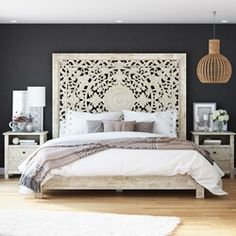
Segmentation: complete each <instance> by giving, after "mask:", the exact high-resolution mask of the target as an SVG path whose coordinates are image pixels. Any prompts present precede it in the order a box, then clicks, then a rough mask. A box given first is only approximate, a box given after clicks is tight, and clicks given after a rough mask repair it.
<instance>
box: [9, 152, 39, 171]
mask: <svg viewBox="0 0 236 236" xmlns="http://www.w3.org/2000/svg"><path fill="white" fill-rule="evenodd" d="M37 148H38V147H19V148H18V147H9V148H8V170H9V171H11V172H13V171H14V172H15V173H18V172H19V171H18V166H19V165H20V164H21V163H22V162H23V161H24V160H25V159H26V158H27V157H28V156H29V155H30V154H31V153H32V152H33V151H35V150H36V149H37Z"/></svg>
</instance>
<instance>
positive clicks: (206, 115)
mask: <svg viewBox="0 0 236 236" xmlns="http://www.w3.org/2000/svg"><path fill="white" fill-rule="evenodd" d="M215 110H216V103H215V102H194V103H193V130H195V131H212V130H213V121H212V120H211V114H212V113H213V112H214V111H215Z"/></svg>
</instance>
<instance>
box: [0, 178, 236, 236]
mask: <svg viewBox="0 0 236 236" xmlns="http://www.w3.org/2000/svg"><path fill="white" fill-rule="evenodd" d="M17 185H18V184H17V180H16V179H11V180H8V181H5V180H3V179H0V208H15V209H16V208H17V209H37V210H63V211H64V210H65V211H80V212H85V211H87V212H105V213H122V214H144V215H158V216H178V217H180V218H181V220H182V223H181V225H180V226H179V227H178V228H177V230H176V231H175V233H174V235H181V236H184V235H188V236H191V235H197V236H201V235H208V236H213V235H214V236H215V235H216V236H218V235H220V236H231V235H236V179H235V180H230V179H224V189H225V190H226V191H227V192H228V193H229V195H228V196H224V197H216V196H213V195H211V194H210V193H207V194H206V198H205V199H195V195H194V192H192V191H124V192H123V193H116V192H115V191H73V192H72V191H61V192H51V193H50V194H48V195H47V196H46V197H47V198H46V199H35V198H33V197H29V196H28V197H25V196H21V195H19V194H18V193H17V190H18V186H17ZM0 224H1V223H0Z"/></svg>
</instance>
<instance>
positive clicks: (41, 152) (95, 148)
mask: <svg viewBox="0 0 236 236" xmlns="http://www.w3.org/2000/svg"><path fill="white" fill-rule="evenodd" d="M111 148H118V149H158V150H196V151H198V152H199V153H200V154H201V155H202V156H204V157H205V158H206V159H207V160H208V161H209V162H210V163H211V164H213V160H212V159H211V158H210V156H209V153H208V152H207V151H205V150H203V149H201V148H200V147H199V146H198V145H196V144H195V143H193V142H191V141H186V140H182V139H176V138H157V137H150V138H123V139H113V140H103V141H101V140H100V141H94V142H92V141H90V142H81V141H80V142H79V141H78V143H74V142H73V143H65V144H60V143H58V144H53V145H50V144H49V145H48V144H47V143H46V144H45V145H43V146H41V147H40V148H39V149H38V150H37V151H36V152H34V153H33V154H32V155H31V156H30V157H29V158H28V161H27V165H26V168H25V170H24V171H23V173H22V176H21V178H20V185H23V186H26V187H28V188H30V189H32V190H33V191H34V192H37V193H39V192H40V186H41V183H42V181H43V180H44V178H45V177H46V175H47V174H48V173H49V171H50V170H52V169H55V168H59V167H62V166H65V165H67V164H69V163H71V162H74V161H77V160H79V159H82V158H84V157H87V156H89V155H92V154H95V153H97V152H101V151H103V150H106V149H111Z"/></svg>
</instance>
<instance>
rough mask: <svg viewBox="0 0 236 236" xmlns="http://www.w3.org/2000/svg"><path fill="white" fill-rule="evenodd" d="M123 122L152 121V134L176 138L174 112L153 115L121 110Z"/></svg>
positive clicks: (175, 115) (175, 116)
mask: <svg viewBox="0 0 236 236" xmlns="http://www.w3.org/2000/svg"><path fill="white" fill-rule="evenodd" d="M123 115H124V120H125V121H133V120H135V121H154V122H155V123H154V126H153V133H156V134H161V135H165V136H168V137H176V136H177V135H176V119H177V112H176V110H168V111H160V112H155V113H148V112H136V111H127V110H123Z"/></svg>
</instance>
